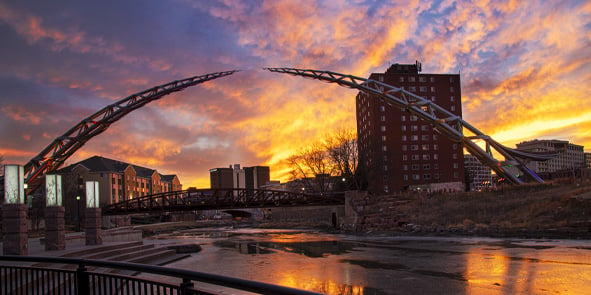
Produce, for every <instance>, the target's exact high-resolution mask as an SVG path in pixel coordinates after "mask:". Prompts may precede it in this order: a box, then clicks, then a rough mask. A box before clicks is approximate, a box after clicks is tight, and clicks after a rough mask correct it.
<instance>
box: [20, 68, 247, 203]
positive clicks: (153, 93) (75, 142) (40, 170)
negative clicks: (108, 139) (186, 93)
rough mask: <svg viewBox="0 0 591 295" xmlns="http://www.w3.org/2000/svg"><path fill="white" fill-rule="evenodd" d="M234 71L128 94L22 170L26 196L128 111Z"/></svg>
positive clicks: (85, 120) (83, 122) (55, 143)
mask: <svg viewBox="0 0 591 295" xmlns="http://www.w3.org/2000/svg"><path fill="white" fill-rule="evenodd" d="M235 72H236V71H235V70H232V71H225V72H217V73H210V74H206V75H202V76H195V77H190V78H186V79H182V80H176V81H172V82H169V83H166V84H163V85H159V86H155V87H152V88H149V89H147V90H144V91H142V92H138V93H135V94H132V95H130V96H128V97H126V98H123V99H121V100H119V101H117V102H115V103H112V104H110V105H108V106H106V107H104V108H103V109H101V110H100V111H98V112H96V113H94V114H93V115H91V116H89V117H88V118H86V119H84V120H82V121H80V123H78V124H77V125H76V126H74V127H73V128H72V129H70V130H68V131H67V132H66V133H64V134H63V135H62V136H59V137H58V138H56V139H55V140H54V141H53V142H52V143H51V144H49V145H48V146H47V147H46V148H45V149H43V151H41V152H40V153H39V154H38V155H37V156H35V157H34V158H33V159H31V160H30V161H29V162H28V163H27V164H25V166H24V174H25V175H24V176H25V183H26V184H27V186H28V189H27V193H31V192H33V191H35V190H36V189H37V188H39V186H40V185H41V179H40V176H42V175H43V174H45V173H49V172H52V171H55V170H57V169H58V168H60V167H61V165H63V163H64V162H65V161H66V159H68V158H69V157H70V156H71V155H72V154H74V153H75V152H76V151H77V150H78V149H80V148H81V147H82V146H83V145H84V144H85V143H86V142H87V141H89V140H90V139H91V138H93V137H94V136H97V135H99V134H101V133H103V132H104V131H105V130H107V128H109V126H110V125H111V124H113V123H115V122H116V121H117V120H119V119H121V118H123V117H124V116H125V115H127V114H129V113H130V112H131V111H133V110H136V109H138V108H141V107H143V106H144V105H146V104H148V103H149V102H152V101H154V100H157V99H159V98H161V97H163V96H165V95H168V94H171V93H173V92H177V91H181V90H184V89H185V88H187V87H190V86H194V85H197V84H201V83H203V82H206V81H209V80H213V79H217V78H220V77H224V76H228V75H231V74H233V73H235Z"/></svg>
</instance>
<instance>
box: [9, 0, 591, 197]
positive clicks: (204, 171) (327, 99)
mask: <svg viewBox="0 0 591 295" xmlns="http://www.w3.org/2000/svg"><path fill="white" fill-rule="evenodd" d="M0 40H1V45H0V89H1V91H0V155H1V156H3V157H4V163H5V164H25V163H26V162H28V161H29V160H30V159H31V158H32V157H34V156H36V155H37V154H38V153H39V152H40V151H41V150H42V149H43V148H45V147H46V146H47V145H48V144H50V143H51V142H52V141H53V140H54V139H55V138H56V137H58V136H60V135H62V134H63V133H65V132H66V131H68V130H69V129H70V128H71V127H73V126H74V125H75V124H77V123H78V122H79V121H81V120H82V119H84V118H86V117H88V116H90V115H91V114H93V113H95V112H96V111H98V110H99V109H101V108H103V107H104V106H106V105H108V104H110V103H113V102H114V101H116V100H119V99H121V98H124V97H126V96H128V95H130V94H133V93H136V92H140V91H143V90H145V89H148V88H150V87H152V86H155V85H160V84H164V83H167V82H170V81H173V80H177V79H182V78H186V77H190V76H196V75H203V74H207V73H212V72H219V71H226V70H233V69H236V70H240V72H238V73H235V74H233V75H231V76H228V77H224V78H220V79H217V80H214V81H209V82H205V83H203V84H200V85H197V86H193V87H191V88H188V89H186V90H184V91H182V92H179V93H175V94H172V95H169V96H165V97H164V98H162V99H160V100H158V101H155V102H152V103H150V104H149V105H147V106H145V107H143V108H141V109H138V110H136V111H134V112H132V113H130V114H129V115H127V116H126V117H125V118H123V119H122V120H120V121H118V122H117V123H115V124H113V125H112V126H111V127H110V128H109V129H108V130H107V131H106V132H105V133H103V134H101V135H99V136H97V137H95V138H93V139H91V140H90V141H89V142H88V143H87V144H86V145H85V146H84V147H83V148H82V149H80V150H79V151H78V152H77V153H76V154H75V155H73V156H72V157H71V158H70V159H69V160H68V161H67V164H72V163H75V162H77V161H80V160H83V159H85V158H88V157H91V156H93V155H101V156H104V157H108V158H112V159H116V160H122V161H126V162H129V163H133V164H137V165H140V166H145V167H150V168H154V169H157V170H158V171H159V172H160V173H163V174H171V173H174V174H177V175H178V176H179V178H180V180H181V182H182V183H183V186H184V187H189V186H197V187H209V171H208V170H209V169H210V168H215V167H227V166H228V165H230V164H234V163H239V164H241V165H243V166H253V165H268V166H270V167H271V178H272V179H277V180H282V181H287V180H289V175H288V169H287V167H286V165H285V162H284V160H285V158H286V157H288V156H289V155H291V154H293V153H294V152H296V151H297V150H298V149H300V148H302V147H304V146H306V145H308V144H310V143H312V142H315V141H318V140H320V139H322V138H323V137H324V136H325V135H326V134H327V133H331V132H334V131H336V130H337V129H342V128H346V129H355V124H356V123H355V95H356V93H357V92H356V91H355V90H351V89H347V88H342V87H339V86H336V85H332V84H326V83H323V82H319V81H314V80H309V79H303V78H301V77H294V76H288V75H282V74H276V73H270V72H266V71H263V70H261V68H263V67H296V68H306V69H317V70H329V71H334V72H339V73H344V74H352V75H355V76H360V77H368V76H369V74H370V73H372V72H384V71H385V70H386V69H387V68H388V66H389V65H390V64H392V63H415V60H418V61H420V62H422V64H423V72H425V73H458V72H459V73H461V83H462V101H463V114H464V119H465V120H466V121H468V122H469V123H470V124H472V125H473V126H475V127H476V128H478V129H479V130H481V131H483V132H484V133H486V134H488V135H490V136H492V137H493V138H494V139H496V140H497V141H499V142H501V143H503V144H505V145H507V146H510V147H514V146H515V144H516V143H519V142H521V141H524V140H530V139H534V138H539V139H561V140H568V141H570V142H572V143H575V144H579V145H584V146H585V150H586V151H591V99H590V96H591V2H590V1H584V0H581V1H496V0H495V1H492V0H491V1H446V0H443V1H380V0H375V1H371V0H367V1H361V0H356V1H332V0H326V1H311V0H298V1H239V0H219V1H214V0H210V1H205V0H201V1H199V0H193V1H191V0H169V1H146V0H132V1H110V0H108V1H107V0H103V1H62V0H54V1H8V0H0Z"/></svg>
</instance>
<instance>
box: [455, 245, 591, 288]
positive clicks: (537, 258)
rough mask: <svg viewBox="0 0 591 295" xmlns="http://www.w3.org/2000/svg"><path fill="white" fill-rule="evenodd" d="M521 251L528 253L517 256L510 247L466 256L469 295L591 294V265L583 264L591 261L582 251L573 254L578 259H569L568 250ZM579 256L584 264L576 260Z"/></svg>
mask: <svg viewBox="0 0 591 295" xmlns="http://www.w3.org/2000/svg"><path fill="white" fill-rule="evenodd" d="M519 248H528V249H529V250H527V251H523V250H522V251H520V252H514V251H511V250H512V249H511V247H510V248H502V249H498V250H494V251H487V250H489V249H478V248H475V249H472V251H470V252H469V253H467V254H466V255H465V257H466V271H465V276H466V278H467V279H468V285H467V286H466V290H467V292H468V293H474V292H476V293H479V294H539V293H542V294H544V293H547V294H550V293H554V294H565V293H568V294H589V293H588V290H591V265H590V264H588V263H585V262H581V261H585V260H586V259H588V255H585V254H584V253H581V252H580V251H577V252H576V253H574V252H573V253H570V254H575V255H568V254H569V253H568V252H569V250H568V249H559V250H560V252H556V251H543V250H546V249H553V248H554V247H545V246H540V247H535V246H531V247H519ZM532 249H534V250H532ZM483 250H484V251H483ZM487 252H492V253H487ZM565 254H567V255H565ZM579 255H580V256H581V257H580V258H582V260H579V259H578V258H577V256H579ZM573 259H574V260H573Z"/></svg>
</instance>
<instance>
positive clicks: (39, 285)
mask: <svg viewBox="0 0 591 295" xmlns="http://www.w3.org/2000/svg"><path fill="white" fill-rule="evenodd" d="M0 261H2V262H4V263H2V264H0V294H68V295H69V294H85V295H86V294H145V295H148V294H167V295H168V294H170V295H177V294H178V295H190V294H217V293H216V290H214V289H212V288H211V286H209V287H206V286H205V285H200V286H195V282H199V283H203V284H209V285H216V286H221V287H224V288H230V289H234V290H242V291H248V292H253V293H259V294H293V295H312V294H320V293H315V292H310V291H304V290H299V289H294V288H289V287H283V286H278V285H273V284H267V283H262V282H256V281H250V280H244V279H238V278H232V277H226V276H221V275H216V274H209V273H203V272H196V271H190V270H184V269H175V268H167V267H162V266H154V265H146V264H138V263H127V262H114V261H103V260H90V259H76V258H62V257H34V256H0ZM23 263H28V264H31V263H32V264H36V265H39V264H42V265H49V266H47V267H45V266H43V267H39V266H23ZM56 265H58V266H56ZM122 272H123V273H128V274H121V273H122ZM138 274H140V275H139V276H136V275H138ZM141 274H149V275H157V276H162V278H163V280H165V281H166V282H162V281H157V280H150V279H146V278H142V276H141ZM175 282H176V283H175ZM222 292H223V293H224V294H228V292H229V291H228V289H226V290H224V291H222Z"/></svg>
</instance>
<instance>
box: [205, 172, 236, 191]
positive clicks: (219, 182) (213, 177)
mask: <svg viewBox="0 0 591 295" xmlns="http://www.w3.org/2000/svg"><path fill="white" fill-rule="evenodd" d="M233 174H234V169H232V167H230V168H213V169H209V180H210V186H211V188H233V187H234V178H233Z"/></svg>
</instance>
